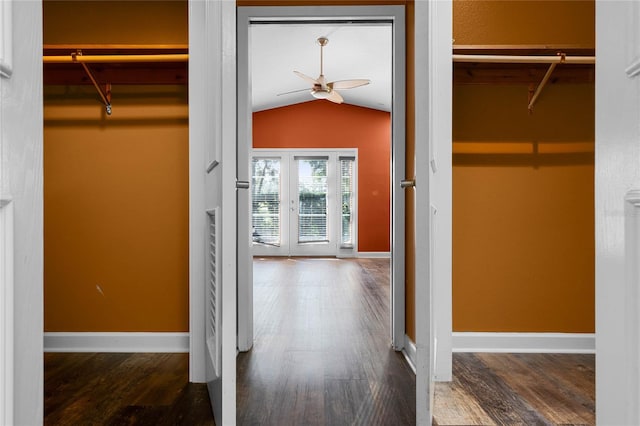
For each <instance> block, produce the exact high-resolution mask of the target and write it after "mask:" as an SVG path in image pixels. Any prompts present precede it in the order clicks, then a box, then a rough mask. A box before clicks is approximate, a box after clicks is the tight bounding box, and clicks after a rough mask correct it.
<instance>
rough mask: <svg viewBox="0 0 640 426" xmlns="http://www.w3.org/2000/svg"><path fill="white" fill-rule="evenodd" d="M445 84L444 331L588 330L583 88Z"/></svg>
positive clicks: (590, 206) (591, 108) (589, 226)
mask: <svg viewBox="0 0 640 426" xmlns="http://www.w3.org/2000/svg"><path fill="white" fill-rule="evenodd" d="M526 93H527V87H526V86H491V85H477V86H461V85H460V86H455V88H454V98H453V101H454V114H453V120H454V131H453V140H454V146H453V148H454V157H453V166H454V167H453V328H454V331H499V332H594V313H595V306H594V297H595V296H594V290H595V285H594V283H595V281H594V280H595V278H594V260H595V247H594V186H593V180H594V166H593V164H594V163H593V149H594V131H595V129H594V112H595V105H594V86H593V85H592V84H580V85H551V86H548V87H546V88H545V91H544V93H543V95H542V96H541V98H540V101H539V103H538V104H537V105H536V107H535V112H534V113H533V114H532V115H529V114H528V112H527V98H526Z"/></svg>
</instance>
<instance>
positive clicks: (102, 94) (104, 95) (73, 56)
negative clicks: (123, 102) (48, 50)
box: [71, 50, 111, 115]
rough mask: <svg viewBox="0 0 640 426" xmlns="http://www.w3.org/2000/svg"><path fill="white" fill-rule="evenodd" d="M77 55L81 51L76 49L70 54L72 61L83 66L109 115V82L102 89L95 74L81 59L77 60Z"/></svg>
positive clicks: (80, 53) (80, 54)
mask: <svg viewBox="0 0 640 426" xmlns="http://www.w3.org/2000/svg"><path fill="white" fill-rule="evenodd" d="M78 56H82V51H80V50H78V51H76V52H74V53H72V54H71V59H72V61H73V62H76V63H79V64H80V65H82V68H84V72H86V73H87V76H89V79H90V80H91V83H93V86H94V87H95V88H96V90H97V91H98V94H99V95H100V98H102V102H103V103H104V109H105V111H106V112H107V115H111V84H110V83H107V84H106V85H105V89H104V90H102V87H100V85H99V84H98V82H97V80H96V78H95V76H94V75H93V73H92V72H91V70H90V69H89V67H88V66H87V64H85V63H84V62H82V61H79V60H78Z"/></svg>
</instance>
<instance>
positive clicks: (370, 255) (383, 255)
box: [357, 251, 391, 259]
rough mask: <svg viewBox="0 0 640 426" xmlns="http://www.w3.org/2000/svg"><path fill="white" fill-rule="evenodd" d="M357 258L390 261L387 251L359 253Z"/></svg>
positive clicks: (389, 254)
mask: <svg viewBox="0 0 640 426" xmlns="http://www.w3.org/2000/svg"><path fill="white" fill-rule="evenodd" d="M357 257H359V258H362V259H391V252H389V251H359V252H358V254H357Z"/></svg>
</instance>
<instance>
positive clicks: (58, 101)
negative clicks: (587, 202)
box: [44, 86, 189, 332]
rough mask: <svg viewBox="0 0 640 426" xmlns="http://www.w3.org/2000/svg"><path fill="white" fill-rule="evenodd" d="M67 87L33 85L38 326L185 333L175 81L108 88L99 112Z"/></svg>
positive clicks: (182, 125) (183, 112) (182, 121)
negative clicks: (40, 186) (40, 190)
mask: <svg viewBox="0 0 640 426" xmlns="http://www.w3.org/2000/svg"><path fill="white" fill-rule="evenodd" d="M67 90H68V88H54V87H48V88H47V90H46V92H45V110H44V111H45V112H44V116H45V122H44V211H45V214H44V262H45V265H44V271H45V272H44V274H45V276H44V294H45V300H44V305H45V308H44V310H45V324H44V328H45V331H175V332H180V331H188V329H189V327H188V324H189V321H188V312H189V309H188V307H189V305H188V294H189V290H188V278H189V272H188V255H189V249H188V228H189V222H188V221H189V218H188V170H189V161H188V108H187V99H186V95H187V94H186V87H161V88H160V87H157V88H154V87H151V88H149V87H145V88H144V89H143V88H126V89H121V88H118V87H114V89H113V98H114V107H113V108H114V109H113V115H112V116H111V117H106V116H105V114H104V108H103V107H102V106H101V105H100V104H99V103H98V102H97V101H96V100H94V99H93V98H94V97H95V95H94V93H93V88H92V87H89V86H84V87H77V86H76V87H73V88H71V89H70V91H67ZM70 93H76V95H71V94H70ZM83 94H84V95H83ZM115 99H117V102H116V101H115Z"/></svg>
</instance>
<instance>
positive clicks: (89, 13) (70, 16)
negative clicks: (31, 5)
mask: <svg viewBox="0 0 640 426" xmlns="http://www.w3.org/2000/svg"><path fill="white" fill-rule="evenodd" d="M43 14H44V25H43V37H44V43H45V44H107V45H108V44H187V43H188V30H187V29H188V2H187V0H156V1H154V0H143V1H136V0H131V1H124V0H92V1H77V0H71V1H69V0H67V1H59V0H44V2H43Z"/></svg>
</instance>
